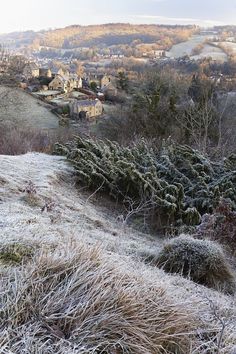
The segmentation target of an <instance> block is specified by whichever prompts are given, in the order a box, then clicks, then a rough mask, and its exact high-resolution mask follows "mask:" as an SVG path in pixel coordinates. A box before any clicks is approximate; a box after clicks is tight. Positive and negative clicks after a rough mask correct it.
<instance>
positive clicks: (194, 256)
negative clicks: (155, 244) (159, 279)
mask: <svg viewBox="0 0 236 354" xmlns="http://www.w3.org/2000/svg"><path fill="white" fill-rule="evenodd" d="M149 261H151V262H152V263H153V264H155V265H157V266H158V267H160V268H163V269H164V270H165V271H166V272H167V273H175V274H176V273H178V274H181V275H182V276H183V277H187V278H190V279H191V280H193V281H194V282H196V283H198V284H202V285H205V286H208V287H210V288H215V289H217V290H220V291H223V292H225V293H227V294H233V293H234V292H235V278H234V274H233V271H232V270H231V268H230V265H229V264H228V262H227V259H226V257H225V255H224V252H223V250H222V248H221V247H220V246H219V245H218V244H217V243H214V242H211V241H205V240H198V239H194V238H192V237H189V236H180V237H177V238H174V239H172V240H170V241H168V242H167V243H166V244H165V245H164V247H163V249H162V250H161V251H160V253H159V254H157V256H155V257H154V256H152V257H149Z"/></svg>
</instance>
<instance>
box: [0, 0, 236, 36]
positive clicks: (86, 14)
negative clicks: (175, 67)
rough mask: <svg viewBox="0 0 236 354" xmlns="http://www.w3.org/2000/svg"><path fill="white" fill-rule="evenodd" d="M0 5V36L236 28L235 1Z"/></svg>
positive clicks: (32, 0)
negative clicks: (149, 26) (109, 28)
mask: <svg viewBox="0 0 236 354" xmlns="http://www.w3.org/2000/svg"><path fill="white" fill-rule="evenodd" d="M0 1H1V2H2V3H1V12H0V33H7V32H13V31H23V30H31V29H32V30H40V29H49V28H59V27H65V26H68V25H72V24H81V25H88V24H101V23H111V22H130V23H155V24H193V23H195V24H199V25H201V26H205V27H207V26H211V25H214V24H216V25H223V24H235V25H236V0H37V1H36V0H0Z"/></svg>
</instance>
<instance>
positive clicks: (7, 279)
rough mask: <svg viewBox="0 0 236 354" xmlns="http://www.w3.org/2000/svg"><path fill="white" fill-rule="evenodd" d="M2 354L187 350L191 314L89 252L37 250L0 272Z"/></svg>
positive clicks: (160, 291) (161, 292) (137, 353)
mask: <svg viewBox="0 0 236 354" xmlns="http://www.w3.org/2000/svg"><path fill="white" fill-rule="evenodd" d="M1 289H2V290H1V293H0V303H1V310H0V317H1V323H0V348H3V349H1V350H2V351H1V352H2V353H10V352H14V353H15V354H18V353H19V354H21V353H23V352H24V353H44V354H47V353H57V354H66V353H68V354H69V353H80V354H83V353H84V354H85V353H97V354H98V353H107V354H108V353H110V354H120V353H135V354H158V353H188V352H189V347H190V338H191V335H190V334H188V333H190V331H191V330H192V329H193V324H194V325H197V324H196V323H194V318H193V316H192V315H191V316H190V315H187V314H186V308H184V307H183V305H176V304H174V303H173V301H172V300H170V299H169V297H168V296H167V294H166V293H165V291H164V290H163V288H162V287H160V286H158V284H157V286H155V287H153V286H152V287H151V286H150V285H148V283H145V282H144V281H143V280H141V278H140V279H136V278H134V276H132V275H131V274H130V275H128V274H122V272H121V271H119V270H118V269H117V267H116V268H115V267H113V266H111V264H110V263H109V261H108V260H105V259H103V258H102V256H101V255H100V254H99V252H98V251H97V250H96V249H92V250H90V249H88V248H87V247H85V246H80V247H77V248H76V249H75V247H74V252H72V251H71V250H70V252H69V251H68V252H59V251H56V252H55V253H54V254H46V253H42V254H41V256H40V257H38V258H35V260H34V261H33V262H32V263H31V264H28V265H24V266H22V268H18V269H17V270H14V271H12V270H11V269H9V273H8V274H6V273H4V275H2V277H1Z"/></svg>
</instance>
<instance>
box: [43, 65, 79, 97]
mask: <svg viewBox="0 0 236 354" xmlns="http://www.w3.org/2000/svg"><path fill="white" fill-rule="evenodd" d="M81 87H82V79H81V78H80V77H78V75H77V74H71V73H70V72H69V71H68V70H63V69H59V71H58V73H57V74H56V75H55V77H54V79H53V80H52V81H51V82H50V84H49V89H50V90H59V91H62V92H65V93H68V92H71V91H73V90H74V89H79V88H81Z"/></svg>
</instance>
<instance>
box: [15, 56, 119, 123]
mask: <svg viewBox="0 0 236 354" xmlns="http://www.w3.org/2000/svg"><path fill="white" fill-rule="evenodd" d="M37 79H38V80H37ZM42 79H43V80H42ZM42 82H43V83H42ZM92 85H95V88H96V92H94V91H92V90H91V87H92ZM21 87H22V88H25V89H28V90H29V91H30V92H32V93H33V94H34V95H35V96H37V97H38V98H40V99H42V100H45V101H47V102H50V103H51V104H53V105H55V106H56V107H57V108H58V109H59V110H61V111H62V112H68V113H69V115H70V117H72V118H75V119H86V118H87V119H90V118H93V117H98V116H101V115H102V114H103V104H102V101H103V100H104V97H105V93H106V92H109V93H112V94H116V91H117V89H116V88H115V86H114V85H113V83H112V77H111V76H108V75H100V74H96V73H87V74H86V75H85V76H84V77H83V78H82V77H79V76H78V75H77V74H76V73H71V72H70V71H69V70H67V69H63V68H60V69H59V70H58V71H57V72H52V70H50V69H49V68H39V67H38V65H37V64H36V63H34V62H30V63H27V64H26V65H25V67H24V70H23V77H22V83H21Z"/></svg>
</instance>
